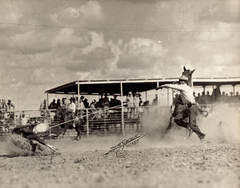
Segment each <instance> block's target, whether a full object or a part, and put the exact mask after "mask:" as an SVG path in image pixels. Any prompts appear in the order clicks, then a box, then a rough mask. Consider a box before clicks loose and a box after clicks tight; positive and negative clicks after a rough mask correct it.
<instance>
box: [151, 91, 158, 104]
mask: <svg viewBox="0 0 240 188" xmlns="http://www.w3.org/2000/svg"><path fill="white" fill-rule="evenodd" d="M157 104H158V94H155V98H154V99H153V102H152V105H157Z"/></svg>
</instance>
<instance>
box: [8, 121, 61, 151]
mask: <svg viewBox="0 0 240 188" xmlns="http://www.w3.org/2000/svg"><path fill="white" fill-rule="evenodd" d="M34 126H35V125H32V124H27V125H24V126H23V125H17V126H16V127H15V128H14V129H13V130H12V133H13V134H17V135H21V136H22V137H23V138H25V139H27V140H29V142H30V144H31V146H32V152H33V153H35V152H36V149H37V144H36V143H35V142H34V141H37V142H39V143H40V144H43V145H45V146H47V147H49V148H51V149H52V150H54V151H56V148H55V147H54V146H52V145H50V144H47V143H46V142H45V141H44V140H42V139H41V138H40V137H39V136H38V135H37V134H36V133H35V132H34V131H33V128H34Z"/></svg>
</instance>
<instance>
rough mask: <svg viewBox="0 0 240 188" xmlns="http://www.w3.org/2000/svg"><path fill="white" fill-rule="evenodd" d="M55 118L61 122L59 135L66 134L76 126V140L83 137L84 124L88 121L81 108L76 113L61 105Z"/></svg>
mask: <svg viewBox="0 0 240 188" xmlns="http://www.w3.org/2000/svg"><path fill="white" fill-rule="evenodd" d="M55 119H56V120H58V121H59V122H60V127H61V129H60V131H59V132H58V134H57V137H58V136H60V135H61V134H62V135H63V136H64V135H65V133H66V131H67V130H68V129H71V128H74V129H75V131H76V132H77V136H76V138H75V139H76V140H80V138H81V130H82V128H81V127H82V125H84V124H85V123H86V117H85V116H83V115H82V114H81V113H80V111H79V110H77V111H76V113H72V112H69V111H68V110H67V109H64V108H62V107H59V108H58V109H57V110H56V114H55Z"/></svg>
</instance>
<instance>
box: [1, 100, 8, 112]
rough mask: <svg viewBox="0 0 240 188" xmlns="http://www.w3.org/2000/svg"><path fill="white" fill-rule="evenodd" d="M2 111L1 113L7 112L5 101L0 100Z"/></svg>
mask: <svg viewBox="0 0 240 188" xmlns="http://www.w3.org/2000/svg"><path fill="white" fill-rule="evenodd" d="M2 111H3V112H6V111H7V103H6V101H5V99H2Z"/></svg>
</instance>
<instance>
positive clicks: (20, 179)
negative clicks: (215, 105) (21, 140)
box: [0, 137, 240, 188]
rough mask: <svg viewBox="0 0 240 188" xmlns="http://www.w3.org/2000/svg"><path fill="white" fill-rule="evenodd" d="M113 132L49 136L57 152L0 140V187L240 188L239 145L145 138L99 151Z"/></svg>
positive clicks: (115, 139) (114, 139)
mask: <svg viewBox="0 0 240 188" xmlns="http://www.w3.org/2000/svg"><path fill="white" fill-rule="evenodd" d="M119 140H120V138H118V137H90V138H82V140H81V141H79V142H77V141H74V140H72V139H71V138H62V139H58V140H48V142H49V143H52V144H53V145H54V146H56V147H57V148H59V152H61V155H57V156H53V157H51V156H24V155H22V154H21V152H18V154H15V155H13V153H12V150H13V147H12V146H11V144H9V143H8V142H6V141H2V142H0V185H1V186H0V187H1V188H12V187H14V188H48V187H51V188H55V187H56V188H66V187H71V188H77V187H92V188H95V187H98V188H101V187H102V188H106V187H154V188H155V187H156V188H157V187H164V188H173V187H184V188H190V187H191V188H192V187H194V188H198V187H213V188H215V187H218V188H225V187H231V188H239V187H240V158H239V156H240V144H230V143H206V142H204V143H201V142H199V141H198V140H182V141H181V142H179V140H178V141H171V142H169V141H161V140H159V139H154V140H152V139H151V138H148V137H145V138H143V139H142V140H141V142H139V143H138V144H137V145H135V146H131V147H128V148H126V151H127V153H125V154H126V155H125V156H121V157H116V155H115V154H114V153H112V154H109V155H108V156H104V155H103V154H104V153H105V152H106V151H107V150H108V149H109V148H110V147H111V146H113V145H114V144H116V143H118V141H119Z"/></svg>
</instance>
